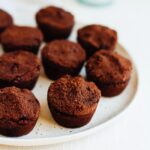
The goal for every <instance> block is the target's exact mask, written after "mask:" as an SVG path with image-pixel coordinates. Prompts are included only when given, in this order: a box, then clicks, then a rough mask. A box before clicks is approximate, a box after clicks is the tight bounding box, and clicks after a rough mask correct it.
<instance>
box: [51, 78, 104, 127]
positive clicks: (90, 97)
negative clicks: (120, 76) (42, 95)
mask: <svg viewBox="0 0 150 150" xmlns="http://www.w3.org/2000/svg"><path fill="white" fill-rule="evenodd" d="M100 96H101V92H100V90H99V89H98V88H97V86H96V85H95V84H94V83H93V82H88V81H85V80H84V79H83V78H82V77H79V76H76V77H71V76H70V75H65V76H63V77H61V78H59V79H58V80H57V81H55V82H54V83H52V84H51V86H50V87H49V90H48V106H49V109H50V111H51V113H52V116H53V118H54V119H55V121H56V122H57V123H58V124H60V125H62V126H65V127H69V128H75V127H81V126H83V125H86V124H87V123H88V122H89V121H90V120H91V118H92V116H93V114H94V112H95V110H96V108H97V104H98V102H99V100H100Z"/></svg>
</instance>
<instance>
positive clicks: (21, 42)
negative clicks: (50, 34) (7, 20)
mask: <svg viewBox="0 0 150 150" xmlns="http://www.w3.org/2000/svg"><path fill="white" fill-rule="evenodd" d="M42 41H43V35H42V33H41V31H40V30H39V29H37V28H34V27H27V26H11V27H9V28H7V29H6V30H5V31H4V32H3V33H2V35H1V43H2V46H3V48H4V51H5V52H11V51H17V50H22V49H23V50H26V51H30V52H32V53H34V54H37V52H38V50H39V47H40V45H41V42H42Z"/></svg>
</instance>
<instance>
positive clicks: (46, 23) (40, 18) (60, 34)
mask: <svg viewBox="0 0 150 150" xmlns="http://www.w3.org/2000/svg"><path fill="white" fill-rule="evenodd" d="M36 21H37V24H38V26H39V28H40V29H41V31H42V32H43V34H44V38H45V41H51V40H54V39H64V38H67V37H68V36H69V35H70V33H71V30H72V28H73V26H74V16H73V15H72V14H71V13H70V12H68V11H65V10H64V9H62V8H58V7H55V6H49V7H46V8H43V9H41V10H39V12H38V13H37V14H36Z"/></svg>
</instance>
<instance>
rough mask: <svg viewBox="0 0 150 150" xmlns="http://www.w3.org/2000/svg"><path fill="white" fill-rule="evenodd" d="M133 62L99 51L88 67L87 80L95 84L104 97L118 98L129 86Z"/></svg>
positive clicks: (115, 54) (114, 53)
mask: <svg viewBox="0 0 150 150" xmlns="http://www.w3.org/2000/svg"><path fill="white" fill-rule="evenodd" d="M131 70H132V64H131V61H130V60H128V59H126V58H124V57H122V56H121V55H119V54H118V53H116V52H109V51H105V50H102V51H97V52H96V53H95V54H94V55H93V56H92V57H91V58H89V60H88V62H87V65H86V73H87V79H88V80H90V81H93V82H95V84H96V85H97V86H98V87H99V89H100V90H101V91H102V95H103V96H108V97H109V96H116V95H118V94H120V93H121V92H122V91H123V90H124V89H125V87H126V86H127V84H128V81H129V79H130V75H131Z"/></svg>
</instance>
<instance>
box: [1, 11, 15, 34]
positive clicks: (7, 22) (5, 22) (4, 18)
mask: <svg viewBox="0 0 150 150" xmlns="http://www.w3.org/2000/svg"><path fill="white" fill-rule="evenodd" d="M12 24H13V19H12V17H11V15H10V14H9V13H7V12H5V11H4V10H2V9H0V35H1V33H2V32H3V31H4V30H5V29H6V28H8V27H9V26H11V25H12Z"/></svg>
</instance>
